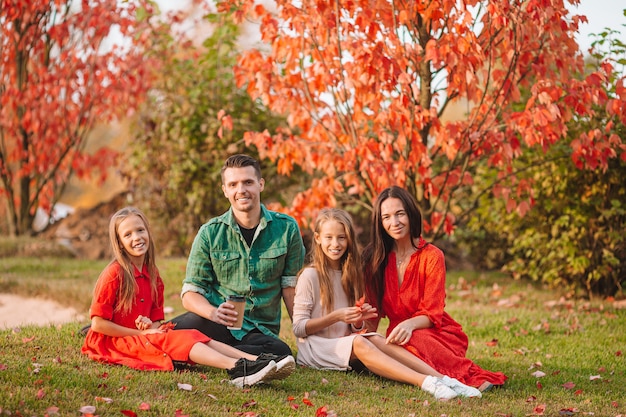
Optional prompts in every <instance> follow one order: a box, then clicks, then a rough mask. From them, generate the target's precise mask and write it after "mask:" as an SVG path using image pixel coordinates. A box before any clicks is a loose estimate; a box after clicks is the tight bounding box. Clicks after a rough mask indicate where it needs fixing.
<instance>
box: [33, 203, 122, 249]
mask: <svg viewBox="0 0 626 417" xmlns="http://www.w3.org/2000/svg"><path fill="white" fill-rule="evenodd" d="M130 204H131V203H130V202H129V199H128V197H127V194H126V193H123V194H118V195H117V196H115V197H114V198H112V199H111V200H110V201H107V202H104V203H100V204H98V205H97V206H95V207H93V208H89V209H78V210H76V211H75V212H74V213H72V214H70V215H69V216H67V217H66V218H64V219H61V220H59V221H58V222H56V223H55V224H53V225H51V226H49V227H48V228H47V229H46V230H45V231H44V232H42V233H41V235H40V237H41V238H43V239H48V240H54V241H56V242H58V243H60V244H61V245H63V246H65V247H67V248H68V249H69V250H70V252H72V253H73V254H74V256H76V257H77V258H81V259H107V258H109V257H110V256H111V251H110V245H109V234H108V233H109V220H110V219H111V216H112V215H113V213H115V212H116V211H117V210H119V209H121V208H123V207H125V206H127V205H130Z"/></svg>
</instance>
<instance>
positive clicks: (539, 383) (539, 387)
mask: <svg viewBox="0 0 626 417" xmlns="http://www.w3.org/2000/svg"><path fill="white" fill-rule="evenodd" d="M537 389H543V385H541V382H539V381H537Z"/></svg>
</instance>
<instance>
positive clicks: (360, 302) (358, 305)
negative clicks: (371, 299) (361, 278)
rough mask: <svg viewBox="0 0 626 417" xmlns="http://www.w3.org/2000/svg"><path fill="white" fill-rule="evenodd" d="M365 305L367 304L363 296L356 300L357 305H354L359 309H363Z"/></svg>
mask: <svg viewBox="0 0 626 417" xmlns="http://www.w3.org/2000/svg"><path fill="white" fill-rule="evenodd" d="M364 303H365V296H362V297H361V298H359V299H358V300H356V303H354V305H355V306H357V307H361V306H362V305H363V304H364Z"/></svg>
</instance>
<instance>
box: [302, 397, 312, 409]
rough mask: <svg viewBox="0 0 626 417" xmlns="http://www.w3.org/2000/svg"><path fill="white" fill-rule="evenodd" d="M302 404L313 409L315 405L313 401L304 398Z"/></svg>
mask: <svg viewBox="0 0 626 417" xmlns="http://www.w3.org/2000/svg"><path fill="white" fill-rule="evenodd" d="M302 402H303V403H304V404H306V405H308V406H309V407H313V403H312V402H311V400H309V399H308V398H303V399H302Z"/></svg>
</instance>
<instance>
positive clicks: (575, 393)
mask: <svg viewBox="0 0 626 417" xmlns="http://www.w3.org/2000/svg"><path fill="white" fill-rule="evenodd" d="M582 393H583V390H581V389H577V390H576V391H574V395H581V394H582Z"/></svg>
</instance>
